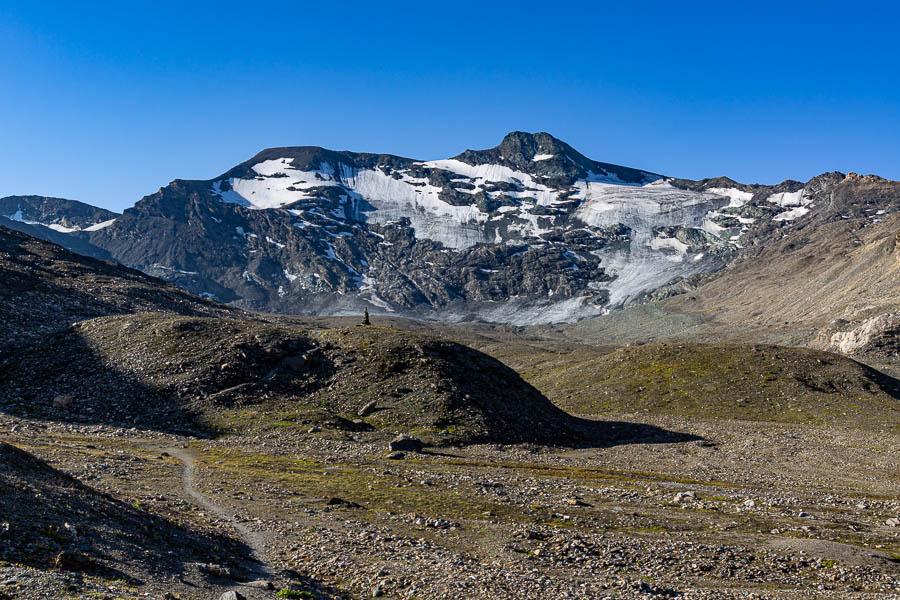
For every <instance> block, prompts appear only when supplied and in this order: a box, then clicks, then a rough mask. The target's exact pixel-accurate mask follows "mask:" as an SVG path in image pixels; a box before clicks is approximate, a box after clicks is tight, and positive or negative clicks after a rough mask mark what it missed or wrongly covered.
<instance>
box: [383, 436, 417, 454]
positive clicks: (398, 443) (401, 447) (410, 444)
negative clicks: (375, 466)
mask: <svg viewBox="0 0 900 600" xmlns="http://www.w3.org/2000/svg"><path fill="white" fill-rule="evenodd" d="M389 447H390V450H391V452H397V451H400V452H421V451H422V448H424V447H425V445H424V444H423V443H422V440H420V439H418V438H414V437H412V436H411V435H407V434H405V433H403V434H401V435H398V436H397V437H395V438H394V439H392V440H391V443H390V444H389Z"/></svg>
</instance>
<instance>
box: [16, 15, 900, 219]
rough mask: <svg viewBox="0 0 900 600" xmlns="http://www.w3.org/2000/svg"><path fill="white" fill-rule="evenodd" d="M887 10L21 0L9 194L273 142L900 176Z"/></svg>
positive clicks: (735, 173) (96, 196)
mask: <svg viewBox="0 0 900 600" xmlns="http://www.w3.org/2000/svg"><path fill="white" fill-rule="evenodd" d="M893 6H894V5H893V3H888V2H883V3H872V2H859V1H858V2H854V3H846V2H834V3H830V2H789V1H781V2H777V3H765V2H752V3H751V2H733V3H723V2H715V3H691V2H658V3H657V2H643V3H642V2H633V3H632V2H614V3H605V2H584V3H574V2H547V1H546V0H544V1H542V2H537V3H503V4H502V3H498V2H490V1H484V0H482V1H480V2H473V3H468V2H465V1H462V0H460V1H456V2H449V3H447V2H438V3H430V2H422V1H418V2H414V3H406V2H349V1H345V2H323V1H321V0H319V1H317V2H309V3H306V2H303V3H301V2H290V1H288V0H282V1H280V2H261V3H246V2H241V3H238V2H225V1H223V2H215V3H212V2H211V3H201V2H191V1H184V0H182V1H180V2H178V3H168V2H146V3H145V2H133V3H121V2H115V3H113V2H110V3H105V2H65V3H62V2H60V3H56V2H24V1H22V2H20V1H17V0H11V1H6V2H3V3H2V4H0V81H2V82H3V85H2V88H0V196H5V195H9V194H29V193H32V194H45V195H55V196H62V197H67V198H74V199H78V200H83V201H85V202H90V203H93V204H97V205H100V206H105V207H108V208H112V209H117V210H121V209H123V208H125V207H128V206H131V205H132V204H134V202H136V201H137V200H138V199H139V198H140V197H141V196H143V195H145V194H148V193H152V192H154V191H156V190H157V189H158V188H159V187H161V186H163V185H165V184H166V183H168V182H169V181H170V180H172V179H175V178H182V179H207V178H211V177H214V176H216V175H218V174H220V173H222V172H224V171H225V170H227V169H228V168H230V167H231V166H233V165H235V164H237V163H239V162H241V161H243V160H246V159H247V158H249V157H250V156H252V155H253V154H255V153H256V152H257V151H259V150H260V149H262V148H265V147H270V146H286V145H319V146H325V147H329V148H333V149H348V150H357V151H374V152H387V153H393V154H400V155H405V156H411V157H415V158H423V159H431V158H443V157H447V156H451V155H455V154H457V153H458V152H460V151H462V150H464V149H466V148H484V147H490V146H494V145H496V144H497V143H498V142H499V141H500V139H501V138H502V136H503V135H504V134H505V133H506V132H508V131H511V130H526V131H548V132H550V133H552V134H553V135H555V136H557V137H559V138H561V139H563V140H565V141H567V142H569V143H570V144H572V145H573V146H574V147H575V148H576V149H578V150H580V151H581V152H583V153H584V154H586V155H587V156H589V157H591V158H594V159H596V160H603V161H608V162H615V163H620V164H626V165H629V166H635V167H639V168H644V169H648V170H652V171H656V172H660V173H665V174H668V175H674V176H680V177H690V178H700V177H707V176H710V177H711V176H717V175H728V176H730V177H733V178H735V179H738V180H740V181H744V182H748V183H749V182H762V183H774V182H778V181H781V180H783V179H786V178H793V179H802V180H805V179H808V178H809V177H812V176H814V175H816V174H818V173H820V172H823V171H829V170H840V171H858V172H863V173H878V174H880V175H883V176H886V177H890V178H893V179H900V46H898V41H897V39H898V23H900V9H898V8H894V7H893Z"/></svg>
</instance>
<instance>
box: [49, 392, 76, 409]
mask: <svg viewBox="0 0 900 600" xmlns="http://www.w3.org/2000/svg"><path fill="white" fill-rule="evenodd" d="M74 401H75V397H74V396H70V395H68V394H60V395H59V396H57V397H55V398H54V399H53V408H65V407H67V406H68V405H70V404H72V402H74Z"/></svg>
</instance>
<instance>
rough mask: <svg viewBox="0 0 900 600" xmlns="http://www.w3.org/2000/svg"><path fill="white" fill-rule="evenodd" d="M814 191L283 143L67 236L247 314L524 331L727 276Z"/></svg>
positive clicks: (518, 159)
mask: <svg viewBox="0 0 900 600" xmlns="http://www.w3.org/2000/svg"><path fill="white" fill-rule="evenodd" d="M822 177H826V176H822ZM826 184H827V182H826V183H825V184H823V185H826ZM816 189H818V188H816ZM814 192H815V191H814V190H813V191H810V190H807V188H805V187H804V185H803V184H800V183H798V182H785V183H783V184H780V185H779V186H774V187H766V186H746V185H741V184H738V183H735V182H733V181H731V180H728V179H725V178H719V179H712V180H702V181H690V180H682V179H673V178H668V177H664V176H661V175H658V174H655V173H651V172H648V171H641V170H637V169H632V168H628V167H622V166H618V165H613V164H609V163H602V162H597V161H593V160H591V159H588V158H586V157H585V156H583V155H582V154H580V153H578V152H577V151H576V150H574V149H573V148H572V147H571V146H569V145H568V144H566V143H564V142H562V141H560V140H557V139H556V138H554V137H552V136H550V135H549V134H546V133H536V134H529V133H522V132H514V133H510V134H509V135H507V136H506V137H505V138H504V139H503V141H502V142H501V143H500V145H498V146H497V147H495V148H491V149H488V150H477V151H476V150H467V151H465V152H463V153H462V154H459V155H458V156H456V157H454V158H450V159H445V160H429V161H422V160H414V159H410V158H403V157H399V156H393V155H387V154H363V153H354V152H344V151H341V152H336V151H331V150H326V149H323V148H317V147H291V148H273V149H269V150H265V151H263V152H261V153H259V154H258V155H257V156H255V157H253V158H252V159H250V160H248V161H247V162H245V163H242V164H240V165H238V166H236V167H234V168H233V169H231V170H229V171H227V172H226V173H224V174H223V175H221V176H219V177H217V178H215V179H212V180H208V181H184V180H176V181H173V182H172V183H171V184H169V185H168V186H166V187H164V188H162V189H160V190H159V191H158V192H157V193H155V194H152V195H150V196H147V197H145V198H143V199H142V200H140V201H139V202H138V203H137V204H136V205H135V206H134V207H133V208H131V209H128V210H126V211H125V213H124V214H123V215H121V216H119V217H117V218H116V219H115V220H110V222H109V223H105V222H104V226H103V227H102V228H94V229H91V228H86V229H85V231H73V232H71V233H70V234H69V235H72V236H77V237H79V238H81V239H82V240H83V241H85V242H89V243H90V244H91V245H92V246H93V247H94V248H96V249H97V252H98V253H103V254H104V255H108V256H111V257H113V258H115V259H116V260H119V261H121V262H124V263H126V264H128V265H130V266H134V267H137V268H140V269H142V270H144V271H146V272H148V273H151V274H153V275H156V276H159V277H163V278H166V279H168V280H170V281H174V282H176V283H178V284H179V285H182V286H184V287H186V288H187V289H189V290H191V291H193V292H195V293H198V294H201V295H205V296H208V297H212V298H216V299H218V300H221V301H223V302H230V303H234V304H236V305H239V306H243V307H247V308H252V309H258V310H266V311H277V312H289V313H318V314H355V313H359V312H361V311H362V310H363V308H369V309H370V310H371V311H373V312H376V313H377V312H385V313H393V314H398V315H409V316H421V317H428V318H437V319H442V320H461V319H481V320H486V321H494V322H503V323H516V324H523V325H525V324H535V323H549V322H559V321H572V320H576V319H579V318H583V317H589V316H592V315H596V314H600V313H602V312H605V311H608V310H610V309H611V308H616V307H620V306H624V305H626V304H629V303H631V302H634V301H636V300H638V299H641V298H643V297H646V295H647V294H648V293H650V292H652V291H653V290H655V289H657V288H659V287H660V286H663V285H665V284H668V283H671V282H673V281H678V280H680V279H683V278H686V277H690V276H691V275H694V274H697V273H702V272H708V271H714V270H717V269H720V268H721V267H722V266H724V265H725V264H727V263H728V261H730V260H732V259H733V258H734V256H735V255H736V254H737V253H738V252H739V251H740V250H741V248H742V247H744V246H746V245H747V244H748V243H754V240H756V239H758V238H759V237H760V235H761V232H771V231H772V230H773V228H774V229H777V228H781V227H791V226H793V225H794V224H795V223H796V222H798V221H800V220H802V219H805V218H809V214H808V213H810V211H811V210H814V208H815V205H816V203H815V198H816V193H817V192H815V193H814Z"/></svg>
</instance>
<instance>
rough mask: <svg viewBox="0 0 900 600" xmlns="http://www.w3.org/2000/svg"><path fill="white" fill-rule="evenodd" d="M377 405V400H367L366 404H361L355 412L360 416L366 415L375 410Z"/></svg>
mask: <svg viewBox="0 0 900 600" xmlns="http://www.w3.org/2000/svg"><path fill="white" fill-rule="evenodd" d="M377 407H378V400H372V401H371V402H369V403H368V404H366V405H365V406H363V407H362V408H361V409H359V410H358V411H357V412H356V414H357V415H359V416H360V417H368V416H369V415H371V414H372V413H373V412H375V409H376V408H377Z"/></svg>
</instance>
